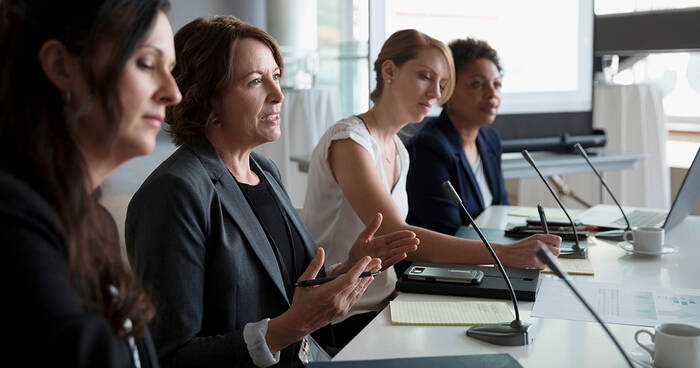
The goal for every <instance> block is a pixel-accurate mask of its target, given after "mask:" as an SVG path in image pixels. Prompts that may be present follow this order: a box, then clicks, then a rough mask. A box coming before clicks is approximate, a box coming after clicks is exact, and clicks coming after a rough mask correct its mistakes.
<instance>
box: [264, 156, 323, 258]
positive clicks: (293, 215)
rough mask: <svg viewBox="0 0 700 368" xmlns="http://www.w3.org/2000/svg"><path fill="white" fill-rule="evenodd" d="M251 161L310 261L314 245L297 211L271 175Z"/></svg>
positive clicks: (314, 251)
mask: <svg viewBox="0 0 700 368" xmlns="http://www.w3.org/2000/svg"><path fill="white" fill-rule="evenodd" d="M251 161H252V162H253V164H254V165H256V166H257V167H258V169H259V170H260V172H261V173H263V174H264V175H265V178H266V179H267V182H268V183H270V187H272V190H273V191H274V192H275V196H277V198H278V199H279V202H280V203H281V204H282V207H284V211H285V212H286V213H287V216H288V217H289V218H290V219H292V224H293V225H294V227H295V228H296V229H297V233H298V234H299V236H300V237H301V239H302V240H303V241H304V249H305V250H306V259H307V260H310V259H312V258H313V257H314V256H315V255H316V244H315V243H314V241H313V239H311V235H310V234H309V232H308V231H307V230H306V225H304V222H303V221H302V220H301V219H300V218H299V215H298V214H297V210H296V209H295V208H294V207H292V203H291V202H290V201H288V200H287V195H286V193H285V191H284V189H282V187H281V186H280V184H279V183H278V182H277V180H275V178H274V177H273V176H272V174H270V173H269V172H268V171H266V170H263V169H262V168H261V167H260V165H259V164H258V163H257V161H255V159H253V158H252V157H251Z"/></svg>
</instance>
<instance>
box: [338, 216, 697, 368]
mask: <svg viewBox="0 0 700 368" xmlns="http://www.w3.org/2000/svg"><path fill="white" fill-rule="evenodd" d="M513 208H514V207H512V206H494V207H491V208H489V209H487V210H486V211H485V212H484V213H482V214H481V216H479V217H478V218H477V220H476V222H477V224H478V225H479V226H482V227H488V228H504V226H505V224H506V223H507V222H509V221H513V222H515V221H518V220H520V221H522V218H517V217H510V218H509V217H508V216H507V214H508V213H509V212H510V211H511V210H512V209H513ZM666 243H667V244H671V245H673V246H676V247H677V248H679V251H678V252H677V253H675V254H671V255H666V256H662V257H640V256H634V255H628V254H626V253H625V252H624V251H623V250H621V249H619V248H617V247H615V246H614V245H612V242H607V241H603V240H599V239H594V240H593V241H592V243H591V244H589V246H590V248H589V254H590V255H589V258H590V260H591V263H592V264H593V268H594V270H595V276H593V277H591V276H575V277H574V278H585V279H588V280H592V281H599V282H612V283H617V284H623V285H630V286H643V287H666V288H700V266H699V265H698V262H700V217H697V216H691V217H689V218H687V219H686V220H685V221H684V222H683V223H681V224H680V225H679V226H678V227H677V228H675V229H673V230H671V231H670V232H669V233H668V234H667V235H666ZM542 277H554V276H551V275H543V276H542ZM398 300H402V301H416V300H431V301H439V300H450V301H458V300H488V299H482V298H467V297H454V296H439V295H427V294H410V293H402V294H401V295H399V297H398ZM491 300H493V299H491ZM533 304H534V303H533V302H520V303H519V309H520V314H521V318H522V319H523V320H524V321H526V322H529V323H532V324H533V328H532V330H531V332H533V334H534V341H533V342H532V343H531V344H530V345H526V346H518V347H504V346H498V345H491V344H487V343H485V342H482V341H479V340H475V339H472V338H470V337H467V336H466V334H465V331H466V329H467V327H451V326H445V327H442V326H441V327H435V326H393V325H392V324H391V318H390V313H389V308H388V307H387V308H385V309H384V310H383V311H382V312H381V313H380V314H379V315H378V316H377V318H375V319H374V320H373V321H372V322H371V323H370V324H369V325H368V326H367V327H366V328H365V329H364V330H362V331H361V332H360V334H359V335H358V336H356V337H355V338H354V339H353V340H352V341H351V342H350V343H349V344H348V345H347V346H346V347H345V348H344V349H343V350H341V351H340V352H339V353H338V355H336V357H335V358H334V360H361V359H384V358H398V357H418V356H440V355H465V354H491V353H509V354H511V355H512V356H513V357H515V358H516V359H517V360H518V361H519V362H520V364H522V365H523V366H524V367H595V368H603V367H624V366H626V363H625V362H624V360H623V358H622V356H621V355H620V354H619V352H618V351H617V349H616V348H615V346H614V345H613V343H612V342H611V341H610V340H609V338H608V336H607V335H606V334H605V332H604V331H603V330H602V329H601V327H600V326H599V325H598V324H596V323H591V322H578V321H567V320H557V319H544V318H532V317H530V312H531V311H532V306H533ZM511 309H512V305H511ZM608 326H609V328H610V330H611V331H612V333H613V334H614V335H615V336H616V337H617V338H618V340H619V341H620V343H621V344H622V346H623V347H624V348H625V349H626V350H627V351H628V352H630V351H632V352H635V351H638V348H636V346H637V345H636V343H635V342H634V332H635V331H636V330H638V329H640V328H641V327H638V326H627V325H616V324H609V325H608ZM645 328H646V327H645ZM648 329H650V328H648ZM650 330H651V329H650Z"/></svg>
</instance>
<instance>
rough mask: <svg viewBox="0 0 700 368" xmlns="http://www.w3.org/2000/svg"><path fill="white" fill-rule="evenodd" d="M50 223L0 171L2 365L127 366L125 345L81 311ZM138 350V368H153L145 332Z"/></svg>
mask: <svg viewBox="0 0 700 368" xmlns="http://www.w3.org/2000/svg"><path fill="white" fill-rule="evenodd" d="M105 211H106V210H105ZM105 215H108V214H105ZM55 219H56V217H55V214H54V211H53V209H52V208H51V206H50V205H49V203H48V202H46V200H44V198H43V197H41V196H40V195H39V194H38V193H37V192H35V191H34V190H33V189H32V188H30V187H29V186H27V185H26V184H25V183H24V182H22V181H20V180H18V179H16V178H15V177H13V176H10V175H7V174H5V173H1V172H0V246H2V253H3V255H2V259H3V261H2V266H1V267H0V268H1V269H2V272H3V276H2V285H3V287H2V293H3V306H2V310H3V311H4V312H3V315H4V317H5V318H4V321H3V334H4V335H5V337H6V338H7V340H5V343H3V351H4V352H5V354H4V355H5V359H6V360H8V359H10V357H14V359H11V360H15V361H16V362H18V363H17V365H18V366H23V367H53V366H58V367H133V361H132V358H131V350H130V349H129V347H128V345H127V342H126V340H125V339H122V338H119V337H117V336H116V334H115V333H114V330H112V327H111V326H110V325H109V323H108V322H107V320H106V319H105V318H104V316H103V315H102V314H100V313H99V312H94V311H89V310H86V308H85V307H84V306H83V305H82V303H81V301H80V296H79V293H78V291H77V290H76V289H75V288H74V287H73V285H72V284H71V282H70V279H69V276H68V272H67V270H68V259H67V258H68V253H67V247H66V243H65V240H64V238H63V235H62V231H61V230H60V226H59V225H58V223H57V222H56V220H55ZM114 231H115V232H116V227H115V228H114ZM137 346H138V348H139V355H140V361H141V366H142V367H144V368H146V367H157V366H158V362H157V360H156V354H155V350H154V348H153V343H152V342H151V339H150V336H149V335H148V331H147V332H146V336H145V337H144V338H143V339H140V340H138V342H137Z"/></svg>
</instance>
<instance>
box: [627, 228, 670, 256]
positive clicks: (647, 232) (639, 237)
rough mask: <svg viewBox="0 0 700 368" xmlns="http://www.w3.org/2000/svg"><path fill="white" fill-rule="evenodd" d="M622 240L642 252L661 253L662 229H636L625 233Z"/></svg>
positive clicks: (662, 243)
mask: <svg viewBox="0 0 700 368" xmlns="http://www.w3.org/2000/svg"><path fill="white" fill-rule="evenodd" d="M624 238H625V240H626V241H627V242H629V243H630V244H632V245H633V246H634V250H639V251H643V252H661V250H662V249H663V247H664V229H663V228H660V227H637V228H634V229H632V230H627V231H625V235H624Z"/></svg>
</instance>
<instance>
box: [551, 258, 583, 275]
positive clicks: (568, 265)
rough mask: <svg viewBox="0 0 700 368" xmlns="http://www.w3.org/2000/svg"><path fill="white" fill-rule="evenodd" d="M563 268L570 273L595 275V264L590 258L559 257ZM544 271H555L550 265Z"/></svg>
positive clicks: (558, 260)
mask: <svg viewBox="0 0 700 368" xmlns="http://www.w3.org/2000/svg"><path fill="white" fill-rule="evenodd" d="M557 263H559V266H561V269H562V270H563V271H564V272H566V273H568V274H569V275H584V276H593V264H591V261H589V260H588V259H572V258H557ZM542 272H543V273H553V272H552V270H550V269H549V267H547V268H545V269H544V270H542Z"/></svg>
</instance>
